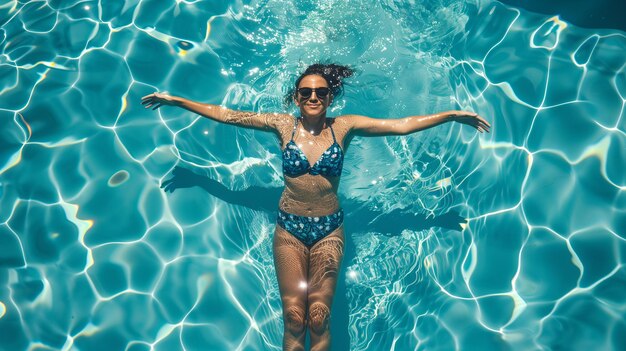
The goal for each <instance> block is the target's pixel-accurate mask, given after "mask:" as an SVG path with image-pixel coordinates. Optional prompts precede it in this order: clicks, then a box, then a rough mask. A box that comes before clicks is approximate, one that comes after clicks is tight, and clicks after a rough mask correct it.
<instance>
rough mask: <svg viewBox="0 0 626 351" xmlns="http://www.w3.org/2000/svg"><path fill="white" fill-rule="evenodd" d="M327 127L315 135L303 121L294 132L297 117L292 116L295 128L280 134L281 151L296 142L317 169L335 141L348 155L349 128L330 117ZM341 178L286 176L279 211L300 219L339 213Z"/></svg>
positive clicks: (337, 119) (292, 123) (310, 175)
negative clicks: (318, 163)
mask: <svg viewBox="0 0 626 351" xmlns="http://www.w3.org/2000/svg"><path fill="white" fill-rule="evenodd" d="M326 124H327V126H326V128H324V129H323V130H322V131H321V133H320V134H318V135H312V134H311V133H310V132H308V131H305V130H304V128H303V127H302V123H301V121H299V122H298V124H297V127H296V129H295V133H294V129H293V126H294V125H295V118H294V117H291V128H290V129H288V128H282V130H280V131H279V134H280V139H281V149H282V150H285V148H286V147H287V146H288V144H289V143H290V141H291V140H293V141H294V143H295V146H296V147H297V148H298V149H299V150H301V151H302V153H303V154H304V155H305V156H306V159H307V160H308V161H309V163H310V166H311V167H314V166H315V164H316V163H317V161H318V160H319V159H320V158H321V157H323V153H324V152H326V151H328V150H329V148H330V147H331V146H332V145H333V144H334V143H335V142H336V143H337V144H338V146H339V147H340V148H341V151H342V153H343V152H345V149H346V146H345V145H344V141H345V137H346V134H347V131H348V128H347V126H346V124H345V123H344V121H343V120H342V119H341V118H327V119H326ZM331 128H332V130H331ZM333 134H334V137H333ZM292 135H293V139H292ZM283 161H284V160H283ZM340 177H341V175H340V174H339V175H338V176H329V175H321V174H317V175H313V174H310V173H309V172H305V173H303V174H301V175H298V176H291V175H289V174H284V179H285V190H284V191H283V194H282V196H281V198H280V202H279V208H280V209H282V210H283V211H285V212H288V213H293V214H296V215H300V216H322V215H327V214H331V213H334V212H337V211H338V210H339V208H340V204H339V198H338V196H337V189H338V187H339V180H340Z"/></svg>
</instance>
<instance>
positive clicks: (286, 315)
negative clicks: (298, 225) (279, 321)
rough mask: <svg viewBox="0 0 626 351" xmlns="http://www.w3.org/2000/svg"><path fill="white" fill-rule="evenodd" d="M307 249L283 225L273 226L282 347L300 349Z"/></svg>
mask: <svg viewBox="0 0 626 351" xmlns="http://www.w3.org/2000/svg"><path fill="white" fill-rule="evenodd" d="M308 262H309V249H308V248H307V247H306V246H305V245H304V244H303V243H302V242H300V241H299V240H298V239H296V238H295V237H294V236H293V235H291V234H289V233H288V232H287V231H286V230H285V229H283V228H281V227H280V226H278V225H277V226H276V232H275V233H274V265H275V267H276V276H277V277H278V287H279V289H280V297H281V300H282V303H283V319H284V322H285V332H284V335H283V350H285V351H287V350H289V351H291V350H304V337H305V332H306V308H307V286H306V282H307V270H308V268H307V267H308Z"/></svg>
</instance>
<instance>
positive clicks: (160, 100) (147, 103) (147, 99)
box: [141, 92, 176, 110]
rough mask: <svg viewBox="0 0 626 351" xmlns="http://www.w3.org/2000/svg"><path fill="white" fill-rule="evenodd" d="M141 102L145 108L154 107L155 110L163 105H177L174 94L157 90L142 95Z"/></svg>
mask: <svg viewBox="0 0 626 351" xmlns="http://www.w3.org/2000/svg"><path fill="white" fill-rule="evenodd" d="M141 104H142V105H144V107H145V108H150V107H152V109H153V110H156V109H157V108H159V107H161V106H163V105H170V106H173V105H176V100H175V97H174V96H171V95H170V94H168V93H167V92H163V93H159V92H155V93H152V94H150V95H146V96H144V97H142V98H141Z"/></svg>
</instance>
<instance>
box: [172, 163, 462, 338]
mask: <svg viewBox="0 0 626 351" xmlns="http://www.w3.org/2000/svg"><path fill="white" fill-rule="evenodd" d="M194 186H199V187H200V188H202V189H204V190H205V191H206V192H207V193H209V194H211V195H213V196H215V197H217V198H219V199H220V200H222V201H225V202H228V203H230V204H233V205H238V206H244V207H247V208H250V209H253V210H256V211H263V212H266V213H267V214H268V215H270V216H271V215H274V216H275V215H276V213H277V212H278V211H277V210H278V201H279V199H280V196H281V194H282V191H283V187H272V188H267V187H259V186H251V187H249V188H247V189H245V190H237V191H235V190H230V189H228V188H227V187H225V186H224V185H223V184H221V183H220V182H218V181H216V180H214V179H211V178H208V177H206V176H203V175H199V174H196V173H195V172H193V171H191V170H189V169H187V168H183V167H179V166H176V167H175V168H174V169H173V170H172V178H170V179H168V180H165V181H164V182H163V183H162V184H161V188H163V190H164V191H165V192H170V193H172V192H174V191H175V190H176V189H183V188H191V187H194ZM341 204H342V207H343V209H344V211H345V213H346V216H344V226H345V227H346V235H345V240H346V243H345V249H344V250H345V251H344V259H343V260H344V262H352V261H353V260H354V258H355V257H356V248H355V245H354V242H353V239H352V235H351V234H354V233H365V232H375V233H382V234H383V235H386V236H395V235H399V234H401V233H402V231H403V230H405V229H408V230H414V231H419V230H425V229H428V228H432V227H441V228H446V229H451V230H457V231H461V230H462V229H463V228H462V227H461V224H463V223H465V222H466V220H465V219H464V218H463V217H461V216H460V215H459V213H458V212H456V211H449V212H447V213H445V214H442V215H440V216H436V217H429V218H427V217H426V215H425V214H421V213H413V212H409V211H405V210H400V209H395V210H392V211H389V212H383V211H381V210H372V209H370V208H369V206H367V204H366V203H361V202H357V201H354V200H352V199H348V198H341ZM348 231H349V232H350V233H348ZM344 267H345V264H342V267H341V271H340V274H339V278H338V280H337V290H336V293H335V298H334V300H333V315H332V319H331V334H332V335H333V338H332V349H333V350H349V349H350V337H349V334H348V325H349V317H350V315H349V309H348V306H349V303H348V300H347V294H346V292H347V288H346V279H345V268H344Z"/></svg>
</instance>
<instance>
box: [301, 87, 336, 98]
mask: <svg viewBox="0 0 626 351" xmlns="http://www.w3.org/2000/svg"><path fill="white" fill-rule="evenodd" d="M313 92H315V95H316V96H317V97H318V98H320V99H323V98H325V97H326V96H328V94H330V89H329V88H300V89H298V94H300V96H301V97H302V98H304V99H308V98H310V97H311V94H313Z"/></svg>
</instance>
